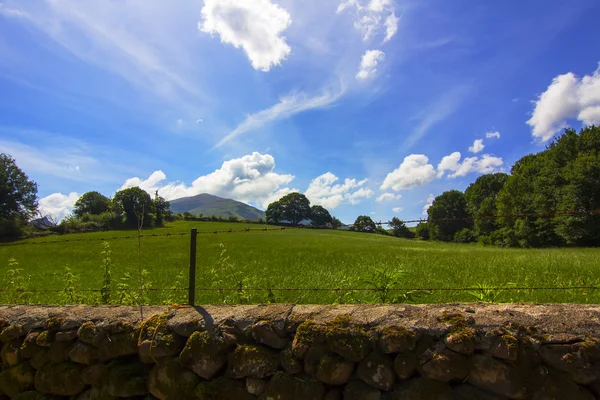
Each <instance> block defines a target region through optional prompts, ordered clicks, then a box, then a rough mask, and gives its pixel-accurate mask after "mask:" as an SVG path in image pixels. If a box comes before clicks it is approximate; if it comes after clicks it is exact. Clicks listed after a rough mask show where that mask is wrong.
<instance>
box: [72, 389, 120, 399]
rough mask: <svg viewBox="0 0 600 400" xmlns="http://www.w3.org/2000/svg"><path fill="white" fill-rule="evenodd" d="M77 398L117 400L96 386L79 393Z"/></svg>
mask: <svg viewBox="0 0 600 400" xmlns="http://www.w3.org/2000/svg"><path fill="white" fill-rule="evenodd" d="M77 400H117V398H116V397H114V396H110V395H108V394H106V393H103V392H102V390H100V389H98V388H91V389H90V390H86V391H85V392H83V393H82V394H80V395H79V397H77Z"/></svg>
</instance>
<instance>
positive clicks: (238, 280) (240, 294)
mask: <svg viewBox="0 0 600 400" xmlns="http://www.w3.org/2000/svg"><path fill="white" fill-rule="evenodd" d="M219 248H220V249H221V251H220V253H219V265H218V267H217V268H212V269H211V271H210V275H211V278H212V285H213V287H217V288H218V289H219V294H220V296H221V302H222V303H224V304H228V303H237V304H248V303H249V302H250V293H249V291H248V290H246V289H245V288H246V287H248V283H249V280H248V278H245V277H243V276H242V275H240V274H239V273H237V272H236V271H235V265H234V264H233V263H232V262H231V261H230V258H229V256H228V255H227V249H226V248H225V245H224V244H223V243H219ZM226 278H230V279H226ZM225 286H232V287H233V290H226V289H229V288H228V287H225Z"/></svg>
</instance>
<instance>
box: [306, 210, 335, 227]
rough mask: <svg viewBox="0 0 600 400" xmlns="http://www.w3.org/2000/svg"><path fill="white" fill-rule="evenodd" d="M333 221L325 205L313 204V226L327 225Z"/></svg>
mask: <svg viewBox="0 0 600 400" xmlns="http://www.w3.org/2000/svg"><path fill="white" fill-rule="evenodd" d="M331 221H332V218H331V214H329V211H327V209H326V208H325V207H323V206H312V207H311V208H310V224H311V225H313V226H326V225H327V224H330V223H331Z"/></svg>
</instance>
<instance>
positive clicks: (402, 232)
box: [390, 217, 415, 239]
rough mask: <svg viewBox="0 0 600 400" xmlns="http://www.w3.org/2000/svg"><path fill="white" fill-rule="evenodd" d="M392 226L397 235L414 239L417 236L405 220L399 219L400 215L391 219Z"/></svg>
mask: <svg viewBox="0 0 600 400" xmlns="http://www.w3.org/2000/svg"><path fill="white" fill-rule="evenodd" d="M390 228H391V229H392V235H394V236H396V237H403V238H409V239H412V238H413V237H415V235H414V233H412V232H411V231H410V229H408V227H407V226H406V224H405V223H404V221H402V220H401V219H399V218H398V217H394V218H392V220H391V221H390Z"/></svg>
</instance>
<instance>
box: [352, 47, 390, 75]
mask: <svg viewBox="0 0 600 400" xmlns="http://www.w3.org/2000/svg"><path fill="white" fill-rule="evenodd" d="M383 60H385V53H384V52H383V51H381V50H367V51H366V52H365V54H364V55H363V56H362V60H361V62H360V69H359V70H358V73H357V74H356V78H357V79H367V78H370V77H372V76H373V75H375V73H377V65H378V64H379V63H380V62H382V61H383Z"/></svg>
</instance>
